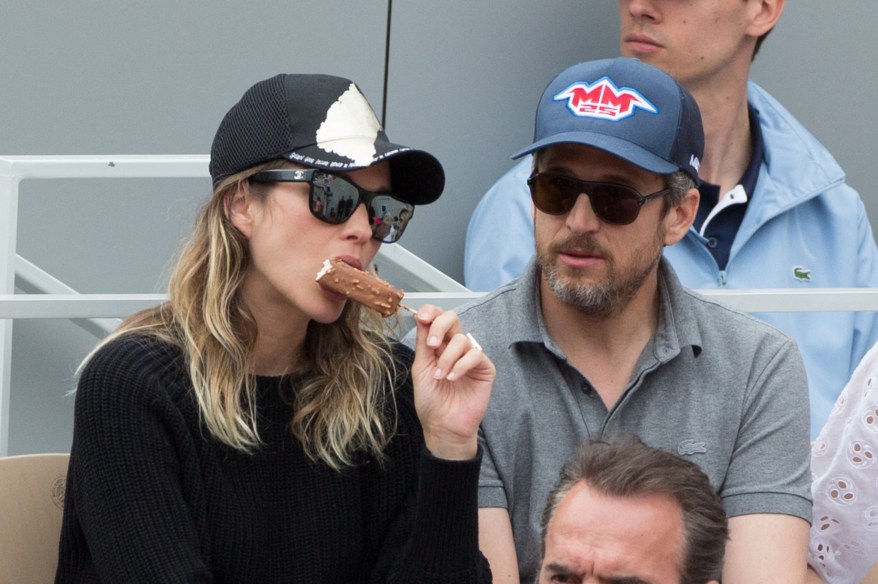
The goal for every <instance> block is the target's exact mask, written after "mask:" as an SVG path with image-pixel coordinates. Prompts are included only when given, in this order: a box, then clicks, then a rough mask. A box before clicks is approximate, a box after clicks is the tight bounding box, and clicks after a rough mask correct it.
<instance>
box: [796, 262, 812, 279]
mask: <svg viewBox="0 0 878 584" xmlns="http://www.w3.org/2000/svg"><path fill="white" fill-rule="evenodd" d="M793 277H794V278H795V279H796V280H798V281H800V282H810V281H811V270H809V269H807V268H803V267H802V266H795V267H794V268H793Z"/></svg>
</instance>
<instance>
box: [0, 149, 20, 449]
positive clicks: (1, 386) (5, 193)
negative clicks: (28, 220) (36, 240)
mask: <svg viewBox="0 0 878 584" xmlns="http://www.w3.org/2000/svg"><path fill="white" fill-rule="evenodd" d="M20 180H21V179H20V177H17V176H14V175H13V171H12V165H9V164H5V163H4V162H3V161H0V294H13V293H14V292H15V244H16V233H17V231H16V226H17V225H18V184H19V182H20ZM12 322H13V321H12V319H11V318H4V319H0V456H6V455H7V454H8V453H9V395H10V393H11V391H12Z"/></svg>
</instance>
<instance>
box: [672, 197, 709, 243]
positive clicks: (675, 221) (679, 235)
mask: <svg viewBox="0 0 878 584" xmlns="http://www.w3.org/2000/svg"><path fill="white" fill-rule="evenodd" d="M700 197H701V194H700V193H699V192H698V189H696V188H695V187H693V188H691V189H689V191H688V192H687V193H686V194H685V195H683V200H682V201H680V204H679V205H677V206H676V207H671V210H670V211H668V213H667V214H666V215H665V217H664V222H665V236H664V244H665V245H673V244H675V243H677V242H678V241H680V240H681V239H683V237H684V236H685V235H686V232H687V231H689V228H690V227H692V223H694V222H695V214H696V213H697V212H698V200H699V198H700Z"/></svg>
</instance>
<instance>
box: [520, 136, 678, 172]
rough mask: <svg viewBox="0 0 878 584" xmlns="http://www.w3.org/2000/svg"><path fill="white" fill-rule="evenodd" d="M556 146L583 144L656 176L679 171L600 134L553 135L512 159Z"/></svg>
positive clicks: (633, 145) (643, 151)
mask: <svg viewBox="0 0 878 584" xmlns="http://www.w3.org/2000/svg"><path fill="white" fill-rule="evenodd" d="M555 144H581V145H583V146H591V147H592V148H597V149H598V150H603V151H604V152H606V153H607V154H612V155H613V156H618V157H619V158H621V159H622V160H625V161H626V162H630V163H631V164H633V165H634V166H637V167H640V168H642V169H644V170H648V171H649V172H654V173H656V174H671V173H673V172H676V171H677V170H678V169H677V167H676V166H675V165H674V164H672V163H670V162H668V161H667V160H663V159H661V158H659V157H658V156H656V155H655V154H653V153H651V152H649V151H648V150H646V149H645V148H643V147H642V146H638V145H637V144H634V143H632V142H628V141H627V140H621V139H619V138H616V137H614V136H607V135H606V134H598V133H594V132H564V133H561V134H553V135H552V136H549V137H547V138H543V139H542V140H537V141H536V142H534V143H533V144H531V145H530V146H527V147H526V148H522V149H521V150H519V151H518V152H516V153H515V154H513V155H512V159H513V160H515V159H517V158H521V157H522V156H524V155H526V154H531V153H533V152H536V151H537V150H543V149H544V148H548V147H549V146H554V145H555Z"/></svg>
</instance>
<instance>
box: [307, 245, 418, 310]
mask: <svg viewBox="0 0 878 584" xmlns="http://www.w3.org/2000/svg"><path fill="white" fill-rule="evenodd" d="M317 281H318V282H320V285H321V286H323V287H324V288H328V289H330V290H332V291H333V292H336V293H338V294H341V295H343V296H347V297H348V298H350V299H351V300H353V301H355V302H359V303H360V304H362V305H363V306H365V307H367V308H371V309H372V310H377V311H378V312H379V313H381V316H383V317H385V318H386V317H388V316H390V315H392V314H396V312H397V311H398V310H399V307H400V302H401V301H402V297H403V294H404V293H403V291H402V290H400V289H399V288H394V287H393V286H392V285H390V284H389V283H388V282H385V281H384V280H382V279H381V278H378V277H377V276H373V275H372V274H369V273H367V272H364V271H363V270H358V269H357V268H355V267H353V266H351V265H349V264H347V263H345V262H344V260H342V259H340V258H332V259H331V260H323V268H322V269H321V270H320V272H318V273H317Z"/></svg>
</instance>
